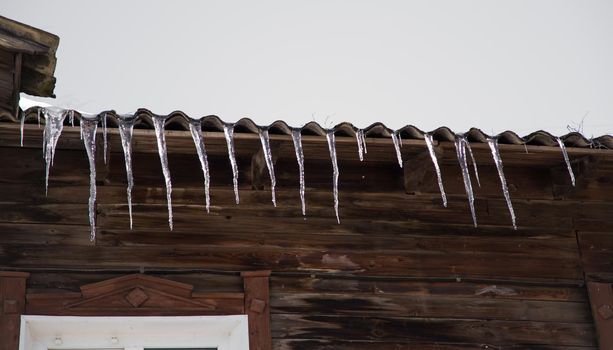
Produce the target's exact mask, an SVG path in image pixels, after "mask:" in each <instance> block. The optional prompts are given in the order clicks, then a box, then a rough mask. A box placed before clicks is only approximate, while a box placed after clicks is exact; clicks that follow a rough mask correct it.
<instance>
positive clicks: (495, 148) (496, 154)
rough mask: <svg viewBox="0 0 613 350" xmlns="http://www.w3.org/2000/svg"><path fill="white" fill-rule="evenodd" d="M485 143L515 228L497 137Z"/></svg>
mask: <svg viewBox="0 0 613 350" xmlns="http://www.w3.org/2000/svg"><path fill="white" fill-rule="evenodd" d="M487 144H488V145H489V146H490V150H491V151H492V157H493V158H494V163H495V164H496V169H497V170H498V177H499V178H500V184H501V185H502V193H503V194H504V198H505V200H506V201H507V207H508V208H509V213H510V214H511V221H512V222H513V228H514V229H515V230H517V225H516V223H515V211H514V210H513V204H512V203H511V195H510V194H509V188H508V186H507V179H506V178H505V176H504V172H503V170H502V158H501V157H500V150H499V149H498V139H496V138H494V137H490V138H488V139H487Z"/></svg>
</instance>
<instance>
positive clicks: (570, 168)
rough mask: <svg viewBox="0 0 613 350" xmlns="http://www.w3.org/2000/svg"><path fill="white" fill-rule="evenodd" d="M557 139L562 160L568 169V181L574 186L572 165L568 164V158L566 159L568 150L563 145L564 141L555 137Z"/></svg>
mask: <svg viewBox="0 0 613 350" xmlns="http://www.w3.org/2000/svg"><path fill="white" fill-rule="evenodd" d="M556 140H557V141H558V145H559V146H560V149H561V150H562V155H563V156H564V162H566V169H568V176H570V182H571V183H572V184H573V186H575V174H574V173H573V167H572V166H570V159H568V151H567V150H566V145H564V141H562V139H561V138H559V137H556Z"/></svg>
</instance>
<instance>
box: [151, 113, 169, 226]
mask: <svg viewBox="0 0 613 350" xmlns="http://www.w3.org/2000/svg"><path fill="white" fill-rule="evenodd" d="M152 119H153V127H154V128H155V137H156V139H157V144H158V154H159V155H160V162H161V164H162V173H163V174H164V181H165V182H166V202H167V203H168V227H169V228H170V230H171V231H172V229H173V225H172V182H171V180H170V169H169V168H168V155H167V153H166V136H165V134H164V124H165V123H166V117H164V116H159V115H156V116H153V118H152Z"/></svg>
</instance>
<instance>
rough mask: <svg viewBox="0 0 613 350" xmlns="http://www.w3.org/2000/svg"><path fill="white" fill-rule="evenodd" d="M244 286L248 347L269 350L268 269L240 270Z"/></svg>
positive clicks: (270, 345)
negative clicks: (247, 319)
mask: <svg viewBox="0 0 613 350" xmlns="http://www.w3.org/2000/svg"><path fill="white" fill-rule="evenodd" d="M241 276H242V277H243V286H244V288H245V313H246V314H247V315H248V317H249V349H251V350H271V349H272V336H271V330H270V294H269V287H268V284H269V277H270V271H247V272H242V273H241Z"/></svg>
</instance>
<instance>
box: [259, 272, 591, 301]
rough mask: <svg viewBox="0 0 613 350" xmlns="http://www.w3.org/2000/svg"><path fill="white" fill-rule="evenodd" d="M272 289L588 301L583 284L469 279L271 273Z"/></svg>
mask: <svg viewBox="0 0 613 350" xmlns="http://www.w3.org/2000/svg"><path fill="white" fill-rule="evenodd" d="M271 281H272V292H273V293H335V292H341V291H342V292H345V293H347V294H351V293H369V294H372V295H382V296H390V295H392V296H393V295H398V296H414V297H428V296H431V297H438V296H441V297H480V298H488V299H496V300H497V299H509V300H533V301H539V300H542V301H571V302H579V303H583V304H585V303H587V302H588V298H587V292H586V290H585V288H582V287H570V286H542V285H519V284H508V283H507V284H504V283H502V284H501V283H494V282H492V283H489V284H488V283H468V282H436V281H428V282H425V281H402V280H385V279H380V278H378V279H356V278H351V279H349V278H343V279H341V278H317V277H295V276H273V278H272V280H271Z"/></svg>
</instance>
